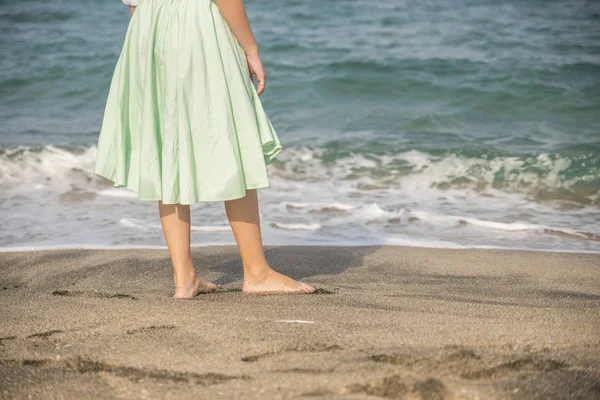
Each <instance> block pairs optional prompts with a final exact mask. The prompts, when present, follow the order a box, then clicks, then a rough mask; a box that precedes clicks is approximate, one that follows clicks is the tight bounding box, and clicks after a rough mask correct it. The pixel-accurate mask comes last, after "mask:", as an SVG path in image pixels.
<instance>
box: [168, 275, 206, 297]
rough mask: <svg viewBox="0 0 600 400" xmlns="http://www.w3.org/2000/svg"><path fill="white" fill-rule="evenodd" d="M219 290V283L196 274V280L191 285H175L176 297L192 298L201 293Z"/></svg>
mask: <svg viewBox="0 0 600 400" xmlns="http://www.w3.org/2000/svg"><path fill="white" fill-rule="evenodd" d="M215 290H217V285H215V284H214V283H212V282H208V281H205V280H203V279H200V277H199V276H198V275H197V274H196V276H195V277H194V282H193V283H192V285H190V286H175V294H174V295H173V298H175V299H191V298H193V297H195V296H197V295H198V294H199V293H208V292H213V291H215Z"/></svg>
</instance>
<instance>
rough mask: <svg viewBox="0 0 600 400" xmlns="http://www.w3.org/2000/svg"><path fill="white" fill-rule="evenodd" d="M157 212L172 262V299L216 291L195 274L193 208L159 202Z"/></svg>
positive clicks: (212, 285) (215, 286)
mask: <svg viewBox="0 0 600 400" xmlns="http://www.w3.org/2000/svg"><path fill="white" fill-rule="evenodd" d="M158 212H159V214H160V223H161V225H162V228H163V233H164V234H165V240H166V242H167V247H168V248H169V253H170V254H171V261H172V262H173V281H174V282H175V294H174V295H173V297H175V298H186V299H187V298H192V297H194V296H196V295H197V294H198V293H200V292H208V291H213V290H215V289H216V288H217V285H215V284H214V283H211V282H207V281H204V280H202V279H200V277H199V276H198V274H197V273H196V271H195V270H194V264H193V263H192V257H191V254H190V226H191V224H190V206H189V205H181V204H162V201H159V202H158Z"/></svg>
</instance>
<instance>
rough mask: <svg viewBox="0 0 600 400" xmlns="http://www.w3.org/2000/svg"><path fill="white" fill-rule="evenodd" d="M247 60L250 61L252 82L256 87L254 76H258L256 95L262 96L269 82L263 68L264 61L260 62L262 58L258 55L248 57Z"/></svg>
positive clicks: (249, 67)
mask: <svg viewBox="0 0 600 400" xmlns="http://www.w3.org/2000/svg"><path fill="white" fill-rule="evenodd" d="M246 60H248V69H249V72H250V82H252V84H253V85H254V79H253V76H256V81H257V82H258V87H257V88H256V93H257V94H258V95H259V96H260V95H261V93H262V92H264V90H265V85H266V80H267V74H266V73H265V69H264V68H263V65H262V61H261V60H260V56H259V55H258V54H252V55H246Z"/></svg>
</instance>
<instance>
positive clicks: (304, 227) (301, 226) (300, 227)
mask: <svg viewBox="0 0 600 400" xmlns="http://www.w3.org/2000/svg"><path fill="white" fill-rule="evenodd" d="M271 226H274V227H276V228H281V229H289V230H296V231H298V230H300V231H316V230H318V229H320V228H321V224H282V223H281V222H273V223H271Z"/></svg>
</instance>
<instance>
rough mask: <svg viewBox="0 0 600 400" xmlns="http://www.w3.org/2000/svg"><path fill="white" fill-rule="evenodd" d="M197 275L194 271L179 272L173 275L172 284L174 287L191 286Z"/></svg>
mask: <svg viewBox="0 0 600 400" xmlns="http://www.w3.org/2000/svg"><path fill="white" fill-rule="evenodd" d="M197 275H198V274H197V273H196V271H195V270H192V271H186V272H179V273H177V272H176V273H174V274H173V283H174V284H175V286H191V285H193V284H194V281H195V280H196V277H197Z"/></svg>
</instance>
